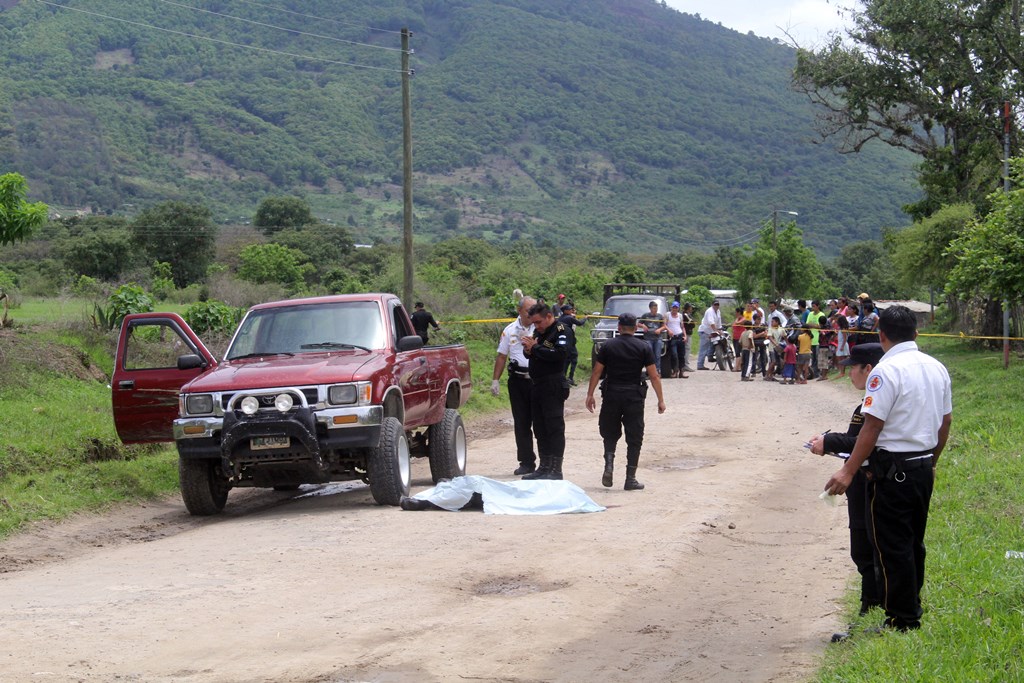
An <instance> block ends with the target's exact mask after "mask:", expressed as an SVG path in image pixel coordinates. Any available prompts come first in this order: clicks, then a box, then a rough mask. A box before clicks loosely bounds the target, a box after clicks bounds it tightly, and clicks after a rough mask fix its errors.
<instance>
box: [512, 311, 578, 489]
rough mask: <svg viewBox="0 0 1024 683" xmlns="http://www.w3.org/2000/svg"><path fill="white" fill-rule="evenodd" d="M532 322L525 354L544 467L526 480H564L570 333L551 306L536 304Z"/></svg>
mask: <svg viewBox="0 0 1024 683" xmlns="http://www.w3.org/2000/svg"><path fill="white" fill-rule="evenodd" d="M530 321H531V322H532V323H533V336H532V337H526V338H524V339H523V351H524V353H525V354H526V356H527V358H529V359H530V379H532V380H533V387H532V388H531V390H530V404H531V407H532V408H533V433H534V434H535V435H536V436H537V452H538V454H539V455H540V467H538V468H537V471H536V472H533V473H532V474H526V475H524V476H523V479H561V478H562V458H563V457H564V456H565V399H567V398H569V380H568V379H566V377H565V361H566V358H568V356H569V331H568V330H567V329H566V327H565V325H563V324H562V323H560V322H558V321H557V320H555V316H554V315H553V314H552V313H551V307H550V306H548V305H547V304H534V305H533V307H531V308H530Z"/></svg>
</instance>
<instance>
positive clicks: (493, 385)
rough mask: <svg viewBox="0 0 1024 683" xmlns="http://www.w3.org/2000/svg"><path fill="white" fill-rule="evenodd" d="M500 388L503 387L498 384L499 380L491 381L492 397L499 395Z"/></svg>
mask: <svg viewBox="0 0 1024 683" xmlns="http://www.w3.org/2000/svg"><path fill="white" fill-rule="evenodd" d="M500 387H501V385H500V384H498V380H496V379H492V380H491V395H492V396H497V395H498V391H499V390H500Z"/></svg>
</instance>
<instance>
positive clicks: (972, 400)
mask: <svg viewBox="0 0 1024 683" xmlns="http://www.w3.org/2000/svg"><path fill="white" fill-rule="evenodd" d="M921 344H922V348H923V349H924V350H925V351H926V352H928V353H932V354H933V355H935V356H936V357H938V358H939V359H940V360H942V361H943V363H945V364H946V367H947V368H949V370H950V375H951V376H952V379H953V426H952V430H951V432H950V439H949V444H948V445H947V447H946V450H945V452H944V453H943V455H942V459H941V460H940V462H939V468H938V476H937V479H936V486H935V493H934V494H933V497H932V503H931V512H930V516H929V520H928V534H927V537H926V545H927V549H928V556H927V570H926V578H925V586H924V590H923V592H922V601H923V603H924V609H925V614H924V619H923V622H922V624H923V625H922V628H921V630H920V631H916V632H912V633H906V634H900V633H889V634H885V635H884V636H877V635H866V634H861V635H856V636H855V637H854V638H852V639H851V640H849V641H847V643H844V644H842V645H833V646H830V647H829V649H828V651H827V652H826V655H825V658H824V662H823V666H822V668H821V670H820V672H819V674H818V676H817V678H816V680H818V681H823V682H830V683H831V682H839V681H843V682H846V681H850V682H853V681H858V682H859V681H993V682H994V681H1021V680H1024V560H1022V559H1007V558H1006V557H1005V554H1006V551H1007V550H1020V551H1024V458H1022V455H1021V453H1022V448H1021V444H1020V435H1021V434H1022V433H1024V412H1022V411H1021V409H1020V406H1021V405H1022V400H1024V362H1022V360H1021V358H1020V357H1019V356H1015V357H1014V358H1013V359H1012V361H1011V366H1010V368H1009V369H1008V370H1003V366H1002V356H1001V354H1000V353H997V352H991V351H984V352H983V351H979V350H976V349H973V348H971V347H969V346H967V345H965V344H962V343H961V342H957V341H955V340H923V341H922V343H921ZM855 602H856V599H855V597H854V596H853V595H852V594H851V595H850V596H849V599H848V601H847V603H848V607H849V610H850V614H853V613H855V609H856V608H855V606H854V603H855ZM881 618H882V616H881V613H880V612H878V611H874V612H872V614H870V615H868V617H866V618H864V619H860V620H857V626H856V628H855V629H854V633H855V634H856V633H858V632H860V631H862V630H863V629H864V628H868V627H871V626H877V625H879V623H880V621H881Z"/></svg>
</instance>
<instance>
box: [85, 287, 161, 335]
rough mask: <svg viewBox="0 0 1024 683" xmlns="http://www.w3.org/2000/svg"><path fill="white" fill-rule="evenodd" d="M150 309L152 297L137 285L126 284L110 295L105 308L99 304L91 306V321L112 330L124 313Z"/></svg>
mask: <svg viewBox="0 0 1024 683" xmlns="http://www.w3.org/2000/svg"><path fill="white" fill-rule="evenodd" d="M152 310H153V299H152V298H151V297H150V296H149V295H148V294H146V291H145V290H144V289H142V287H140V286H139V285H136V284H126V285H121V286H120V287H118V288H117V291H115V292H114V293H113V294H111V295H110V297H109V298H108V299H107V306H106V307H105V308H104V307H103V306H100V305H99V304H96V305H95V306H94V307H93V315H92V322H93V325H95V326H96V327H98V328H100V329H106V330H112V329H114V328H116V327H119V326H120V325H121V321H122V320H124V317H125V316H126V315H129V314H130V313H147V312H149V311H152Z"/></svg>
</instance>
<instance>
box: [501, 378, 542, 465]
mask: <svg viewBox="0 0 1024 683" xmlns="http://www.w3.org/2000/svg"><path fill="white" fill-rule="evenodd" d="M531 387H533V380H531V379H530V378H529V377H528V376H525V375H520V374H518V373H516V372H512V371H509V373H508V400H509V403H510V404H511V407H512V424H513V428H514V429H515V434H516V457H517V458H518V459H519V462H520V463H522V464H523V465H529V466H536V465H537V454H536V453H534V451H533V408H532V407H531V403H532V400H531V399H530V389H531Z"/></svg>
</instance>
